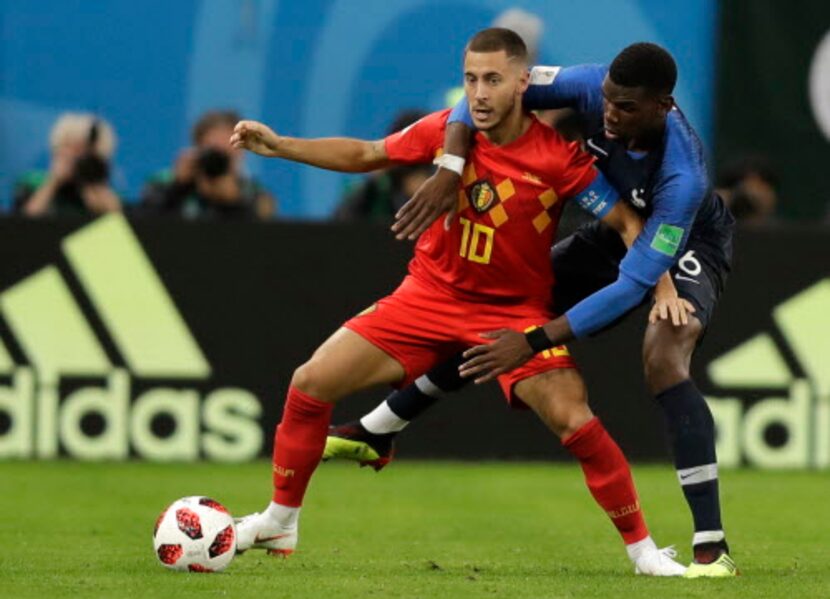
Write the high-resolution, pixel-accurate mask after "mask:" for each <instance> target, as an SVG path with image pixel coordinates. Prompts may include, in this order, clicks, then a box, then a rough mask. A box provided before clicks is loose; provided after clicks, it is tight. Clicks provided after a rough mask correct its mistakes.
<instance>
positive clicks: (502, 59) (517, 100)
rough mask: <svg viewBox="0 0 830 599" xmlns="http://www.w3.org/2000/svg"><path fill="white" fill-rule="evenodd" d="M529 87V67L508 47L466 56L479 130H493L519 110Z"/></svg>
mask: <svg viewBox="0 0 830 599" xmlns="http://www.w3.org/2000/svg"><path fill="white" fill-rule="evenodd" d="M525 89H527V68H526V66H525V65H523V64H522V63H521V61H520V60H518V59H515V58H513V59H511V58H509V57H508V56H507V53H506V52H505V51H504V50H499V51H498V52H471V51H468V52H467V53H466V55H465V56H464V93H465V94H466V96H467V102H469V104H470V113H471V114H472V117H473V122H474V123H475V126H476V128H477V129H478V130H479V131H490V130H493V129H495V128H497V127H498V126H499V125H501V124H502V123H503V122H504V121H505V119H506V118H507V117H508V116H510V115H511V114H515V113H516V111H519V112H521V110H522V105H521V98H522V94H523V93H524V91H525Z"/></svg>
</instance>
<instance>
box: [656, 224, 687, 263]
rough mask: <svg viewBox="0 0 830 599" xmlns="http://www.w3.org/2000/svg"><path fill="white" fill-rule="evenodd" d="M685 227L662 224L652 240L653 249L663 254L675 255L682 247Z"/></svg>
mask: <svg viewBox="0 0 830 599" xmlns="http://www.w3.org/2000/svg"><path fill="white" fill-rule="evenodd" d="M683 232H684V231H683V229H682V228H680V227H675V226H673V225H660V227H659V228H658V229H657V234H656V235H655V236H654V239H652V240H651V247H652V249H655V250H657V251H658V252H660V253H661V254H665V255H666V256H672V257H674V255H675V254H677V250H679V249H680V242H681V241H682V240H683Z"/></svg>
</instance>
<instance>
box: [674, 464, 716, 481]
mask: <svg viewBox="0 0 830 599" xmlns="http://www.w3.org/2000/svg"><path fill="white" fill-rule="evenodd" d="M717 478H718V465H717V464H704V465H702V466H695V467H694V468H684V469H682V470H678V471H677V480H679V481H680V484H681V486H686V485H696V484H698V483H705V482H706V481H709V480H717Z"/></svg>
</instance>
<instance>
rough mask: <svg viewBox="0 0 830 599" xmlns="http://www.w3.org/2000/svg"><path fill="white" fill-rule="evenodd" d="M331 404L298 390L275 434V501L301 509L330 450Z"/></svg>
mask: <svg viewBox="0 0 830 599" xmlns="http://www.w3.org/2000/svg"><path fill="white" fill-rule="evenodd" d="M333 407H334V406H333V405H332V404H330V403H326V402H324V401H320V400H319V399H314V398H313V397H311V396H310V395H306V394H305V393H303V392H302V391H299V390H298V389H295V388H294V387H289V388H288V397H287V398H286V400H285V408H284V409H283V412H282V421H281V422H280V424H279V426H278V427H277V430H276V432H275V433H274V460H273V463H274V501H275V502H276V503H279V504H280V505H284V506H288V507H300V506H301V505H302V503H303V496H304V495H305V490H306V487H308V481H309V479H311V475H312V474H313V473H314V470H315V469H316V468H317V464H319V463H320V458H321V457H322V456H323V449H324V448H325V446H326V434H327V433H328V428H329V420H330V419H331V411H332V408H333Z"/></svg>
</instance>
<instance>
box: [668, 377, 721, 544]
mask: <svg viewBox="0 0 830 599" xmlns="http://www.w3.org/2000/svg"><path fill="white" fill-rule="evenodd" d="M656 399H657V401H658V402H659V403H660V405H661V406H662V408H663V413H664V414H665V416H666V424H667V427H668V432H669V437H670V439H671V445H672V452H673V454H674V465H675V468H676V469H677V478H678V480H679V482H680V485H681V488H682V489H683V495H685V496H686V502H687V503H688V504H689V508H690V509H691V511H692V517H693V519H694V524H695V537H694V540H693V544H694V545H700V544H703V543H717V542H722V541H723V540H724V535H723V525H722V524H721V515H720V499H719V497H718V465H717V457H716V456H715V423H714V420H713V419H712V412H711V411H710V410H709V406H708V405H707V404H706V400H705V399H704V398H703V395H702V394H701V393H700V391H698V389H697V387H696V386H695V384H694V383H693V382H692V381H691V380H685V381H683V382H681V383H678V384H677V385H675V386H674V387H670V388H668V389H666V390H665V391H662V392H661V393H658V394H657V396H656Z"/></svg>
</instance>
